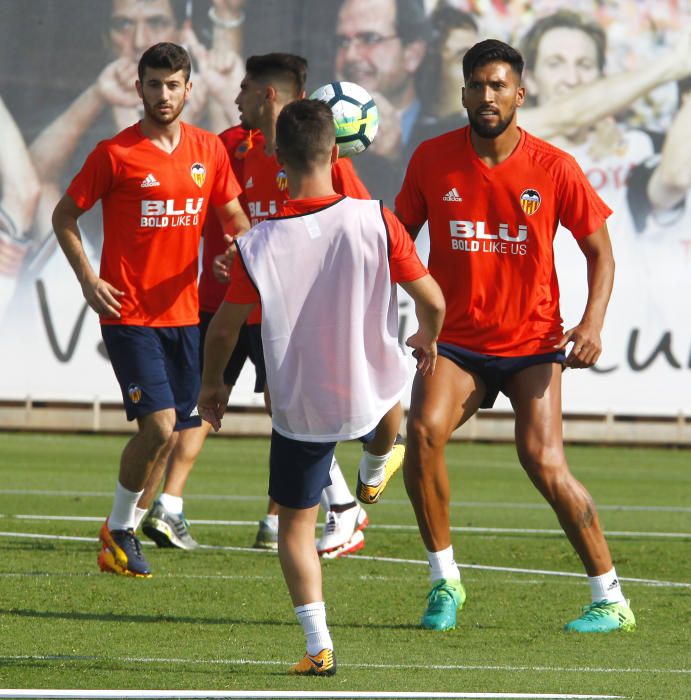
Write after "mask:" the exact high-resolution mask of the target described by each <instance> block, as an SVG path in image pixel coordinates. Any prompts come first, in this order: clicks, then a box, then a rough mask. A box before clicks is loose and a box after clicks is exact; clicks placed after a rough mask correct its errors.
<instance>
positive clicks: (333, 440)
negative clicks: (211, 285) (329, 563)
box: [198, 100, 444, 676]
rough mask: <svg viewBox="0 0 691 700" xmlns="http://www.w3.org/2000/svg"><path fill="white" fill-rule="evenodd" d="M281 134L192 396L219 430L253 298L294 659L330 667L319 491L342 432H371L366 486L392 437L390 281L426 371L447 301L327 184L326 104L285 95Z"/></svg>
mask: <svg viewBox="0 0 691 700" xmlns="http://www.w3.org/2000/svg"><path fill="white" fill-rule="evenodd" d="M276 141H277V157H278V159H279V161H281V162H282V164H283V165H284V166H285V170H286V174H287V176H288V182H289V189H290V192H291V194H292V195H293V199H290V200H288V201H287V202H286V203H285V205H284V207H283V208H282V210H281V211H279V216H278V217H276V218H272V219H269V220H267V221H264V222H263V223H261V224H259V225H258V226H257V227H255V228H254V229H252V230H251V231H250V232H248V234H247V235H246V236H245V237H243V238H241V239H239V240H238V250H239V253H238V255H237V256H236V258H235V260H234V262H233V268H232V269H231V278H232V280H233V284H231V285H230V287H229V289H228V293H227V295H226V300H225V302H224V303H223V304H222V305H221V307H220V309H219V310H218V312H217V313H216V315H215V317H214V319H213V320H212V322H211V324H210V326H209V330H208V333H207V336H206V343H205V347H204V371H203V376H202V390H201V393H200V396H199V401H198V406H199V411H200V414H201V415H202V416H203V417H204V418H205V419H206V420H208V421H209V422H210V423H211V424H212V425H213V426H214V427H215V428H216V429H218V427H219V426H220V419H221V417H222V415H223V413H224V411H225V408H226V405H227V389H226V387H225V386H224V384H223V368H224V367H225V363H226V361H227V358H228V356H229V355H230V353H231V352H232V349H233V347H234V345H235V342H236V340H237V337H238V333H239V330H240V327H241V326H242V323H243V322H244V321H245V320H246V318H247V317H248V315H249V313H250V312H251V310H252V308H253V307H254V306H255V304H256V303H257V302H259V301H260V300H261V304H262V310H263V318H262V340H263V343H264V356H265V362H266V370H267V383H268V386H269V390H270V392H271V397H272V406H273V416H272V421H273V432H272V437H271V456H270V477H269V494H270V496H271V497H272V498H273V499H274V500H275V501H276V502H277V503H278V505H279V519H278V523H279V527H278V553H279V558H280V561H281V566H282V569H283V574H284V577H285V579H286V583H287V584H288V589H289V592H290V595H291V599H292V602H293V605H294V606H295V613H296V615H297V617H298V619H299V620H300V622H301V624H302V626H303V630H304V632H305V637H306V644H307V653H306V654H305V656H304V657H303V659H302V660H301V661H300V662H298V663H297V664H295V665H294V666H292V667H291V669H290V671H289V672H290V673H293V674H298V675H320V676H321V675H333V674H334V673H335V672H336V661H335V657H334V653H333V642H332V640H331V635H330V634H329V630H328V627H327V625H326V611H325V606H324V597H323V593H322V586H321V569H320V565H319V558H318V556H317V550H316V547H315V544H314V530H315V525H316V521H317V513H318V510H319V499H320V495H321V491H322V489H323V488H324V487H325V486H328V484H329V482H330V477H329V468H330V465H331V459H332V455H333V452H334V449H335V447H336V444H337V441H338V440H346V439H351V438H357V437H363V436H365V435H366V434H368V433H370V432H372V431H374V436H373V439H372V440H371V441H370V442H368V443H367V444H366V446H365V451H364V453H363V457H362V459H361V462H360V477H361V478H362V480H363V481H364V482H365V483H369V484H373V485H374V484H376V483H377V478H378V479H379V480H380V481H381V480H382V477H383V472H384V471H385V465H386V461H387V459H388V457H389V455H390V453H391V451H392V449H393V445H394V440H395V438H396V433H397V430H398V426H399V423H400V419H401V408H400V404H399V397H400V395H401V393H402V392H403V390H404V388H405V385H406V380H407V371H406V367H405V362H404V356H403V353H402V351H401V349H400V347H399V346H398V341H397V336H398V322H397V321H398V319H397V311H396V309H397V306H396V297H395V293H394V284H395V283H396V282H398V283H400V284H401V285H402V286H403V288H404V289H405V290H406V291H407V292H408V293H409V294H410V295H411V296H412V298H413V300H414V301H415V304H416V312H417V317H418V320H419V329H418V331H417V332H416V333H415V334H414V335H412V336H411V337H410V338H409V339H408V341H407V343H408V345H410V346H411V347H413V348H414V351H415V355H416V357H417V360H418V369H419V371H420V372H421V373H423V374H428V373H431V372H433V371H434V366H435V362H436V338H437V335H438V333H439V329H440V328H441V323H442V320H443V316H444V300H443V297H442V295H441V291H440V289H439V287H438V285H437V284H436V282H435V281H434V280H433V279H432V277H431V276H430V275H429V274H428V272H427V270H426V269H425V267H424V266H423V265H422V263H421V262H420V260H419V258H418V257H417V254H416V252H415V247H414V245H413V242H412V240H411V239H410V238H409V236H408V235H407V233H406V231H405V229H403V227H402V226H401V224H400V223H399V222H398V221H397V220H396V218H395V217H394V216H393V214H392V213H391V212H389V211H388V210H385V209H383V207H382V206H381V204H380V203H378V202H372V201H359V200H353V199H350V198H348V197H343V196H341V195H337V194H336V193H335V191H334V188H333V184H332V179H331V167H332V164H333V163H334V162H335V161H336V159H337V155H338V148H337V146H336V143H335V130H334V124H333V117H332V114H331V110H330V109H329V107H328V106H327V105H326V104H325V103H322V102H319V101H317V100H298V101H296V102H293V103H291V104H290V105H288V106H286V107H284V108H283V111H282V112H281V114H280V116H279V117H278V121H277V124H276ZM384 485H385V484H382V488H383V486H384Z"/></svg>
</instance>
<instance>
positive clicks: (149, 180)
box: [140, 173, 161, 187]
mask: <svg viewBox="0 0 691 700" xmlns="http://www.w3.org/2000/svg"><path fill="white" fill-rule="evenodd" d="M160 184H161V183H160V182H159V181H158V180H157V179H156V178H155V177H154V176H153V175H152V174H151V173H149V174H148V175H147V176H146V177H145V178H144V179H143V180H142V184H141V185H140V187H159V186H160Z"/></svg>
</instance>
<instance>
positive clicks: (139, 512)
mask: <svg viewBox="0 0 691 700" xmlns="http://www.w3.org/2000/svg"><path fill="white" fill-rule="evenodd" d="M148 512H149V509H148V508H139V507H137V508H135V509H134V530H135V531H136V530H137V529H138V528H139V526H140V525H141V524H142V520H144V516H145V515H146V514H147V513H148Z"/></svg>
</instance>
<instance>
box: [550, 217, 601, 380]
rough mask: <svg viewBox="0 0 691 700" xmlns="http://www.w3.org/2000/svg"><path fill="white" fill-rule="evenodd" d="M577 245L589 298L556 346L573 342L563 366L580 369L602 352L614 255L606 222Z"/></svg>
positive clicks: (564, 345) (561, 346)
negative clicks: (583, 267)
mask: <svg viewBox="0 0 691 700" xmlns="http://www.w3.org/2000/svg"><path fill="white" fill-rule="evenodd" d="M578 245H579V247H580V249H581V251H582V252H583V255H585V258H586V261H587V266H588V301H587V302H586V306H585V312H584V313H583V317H582V319H581V321H580V323H579V324H578V325H577V326H574V327H573V328H570V329H569V330H567V331H565V332H564V335H563V336H562V337H561V339H560V341H559V343H558V344H557V345H556V346H555V347H556V348H565V347H566V346H567V344H568V343H573V346H572V348H571V351H570V352H569V354H568V355H567V357H566V362H565V365H566V366H567V367H573V368H574V369H583V368H587V367H592V366H593V365H594V364H595V363H596V362H597V360H598V358H599V357H600V353H601V352H602V341H601V338H600V334H601V333H602V326H603V325H604V321H605V312H606V311H607V304H608V303H609V298H610V296H611V294H612V284H613V283H614V257H613V255H612V244H611V242H610V239H609V233H608V231H607V224H603V225H602V226H601V227H600V228H599V229H597V231H595V232H594V233H591V234H590V235H589V236H586V237H585V238H583V239H581V240H580V241H579V242H578Z"/></svg>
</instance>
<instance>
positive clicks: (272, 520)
mask: <svg viewBox="0 0 691 700" xmlns="http://www.w3.org/2000/svg"><path fill="white" fill-rule="evenodd" d="M263 520H264V522H265V523H266V524H267V525H268V526H269V527H270V528H271V529H272V530H276V531H278V515H270V514H269V513H267V514H266V515H265V516H264V518H263Z"/></svg>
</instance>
